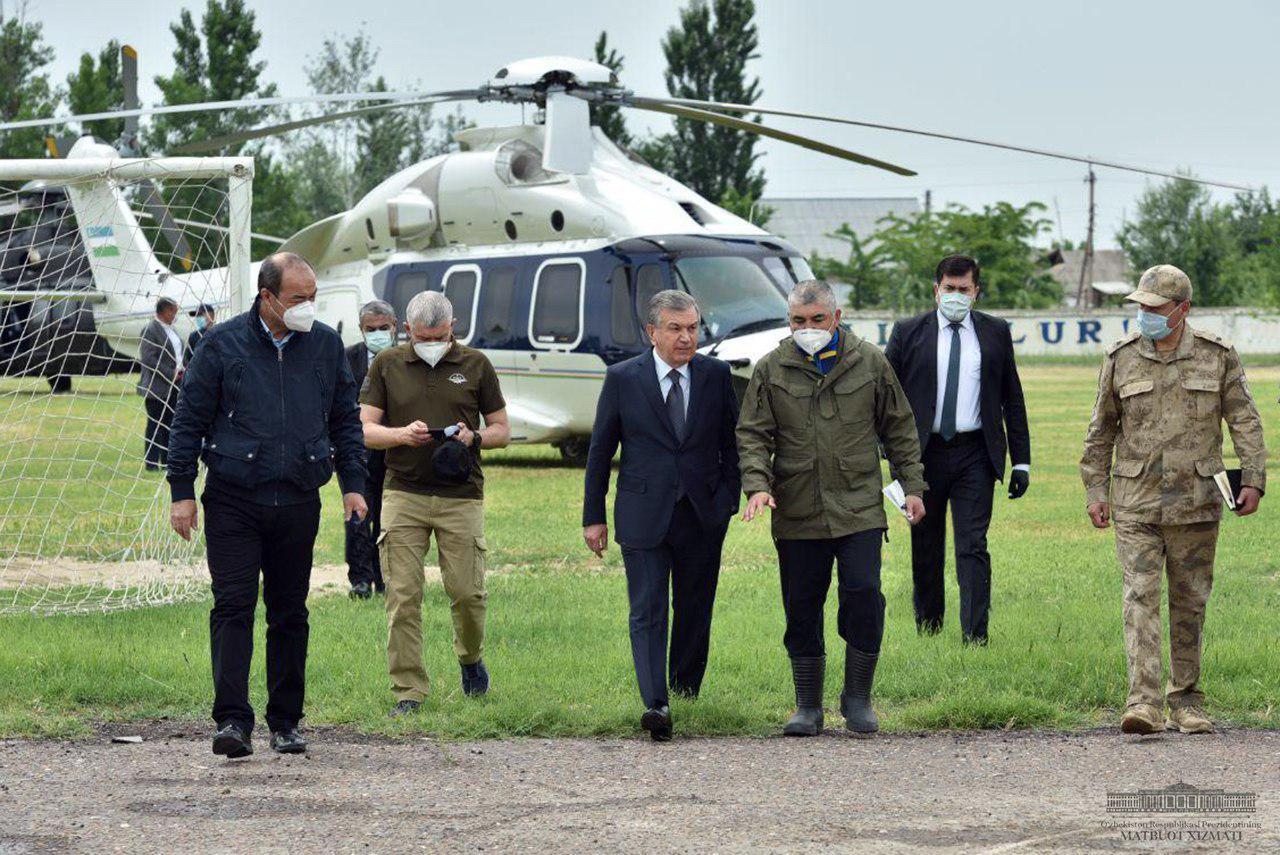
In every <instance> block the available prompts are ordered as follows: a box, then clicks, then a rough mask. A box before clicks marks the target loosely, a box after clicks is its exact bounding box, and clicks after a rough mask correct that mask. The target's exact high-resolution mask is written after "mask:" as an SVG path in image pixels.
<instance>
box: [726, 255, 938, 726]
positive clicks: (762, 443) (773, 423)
mask: <svg viewBox="0 0 1280 855" xmlns="http://www.w3.org/2000/svg"><path fill="white" fill-rule="evenodd" d="M788 314H789V316H790V323H791V330H792V334H791V335H790V336H788V337H787V338H785V339H783V340H782V341H781V342H780V343H779V344H778V347H777V348H776V349H774V350H773V351H772V352H770V353H769V354H768V355H766V356H765V357H764V358H763V359H761V360H760V362H759V363H758V364H757V365H756V368H755V372H754V373H753V374H752V375H751V382H750V384H748V386H747V391H746V392H745V393H744V395H743V400H742V413H741V417H740V418H739V420H738V431H737V435H738V455H739V460H740V465H741V469H742V489H743V492H744V493H745V494H746V495H747V497H748V502H747V507H746V510H745V511H744V513H743V519H745V520H748V521H750V520H751V519H753V518H754V517H756V516H757V515H758V514H760V513H761V512H762V511H763V509H764V508H765V507H769V508H771V509H772V512H773V513H772V515H773V520H772V526H773V538H774V544H775V546H776V547H777V550H778V565H779V570H780V572H781V576H782V605H783V609H784V611H785V612H786V618H787V630H786V635H784V636H783V644H784V646H785V647H786V649H787V653H788V655H789V656H790V657H791V671H792V677H793V678H794V680H795V687H796V708H797V709H796V713H795V715H793V716H792V717H791V720H790V721H788V722H787V724H786V726H785V727H784V728H783V733H785V734H787V735H789V736H813V735H816V734H817V733H819V732H821V730H822V687H823V673H824V671H825V668H826V655H825V650H824V646H823V637H822V610H823V605H824V603H825V602H826V598H827V588H828V587H829V586H830V585H831V564H832V562H833V561H834V562H835V563H836V566H837V575H838V592H839V598H840V610H839V616H838V622H839V627H840V637H841V638H843V639H844V640H845V643H846V645H847V650H846V652H845V677H844V692H843V693H842V694H841V696H840V709H841V712H842V713H843V714H844V717H845V722H846V724H847V726H848V727H849V729H850V730H855V731H859V732H864V733H870V732H873V731H875V730H877V729H878V728H879V723H878V721H877V719H876V715H875V712H874V711H873V710H872V708H871V684H872V681H873V678H874V676H875V667H876V660H877V658H878V656H879V653H880V640H881V636H882V635H883V633H884V596H883V595H882V594H881V593H880V542H881V537H882V535H883V533H884V531H885V529H887V528H888V521H887V520H886V519H885V513H884V505H883V499H882V497H881V492H880V489H881V481H880V453H879V447H878V446H879V445H880V444H883V446H884V449H885V454H886V455H887V457H888V458H889V470H890V473H891V474H892V476H893V477H894V478H896V479H897V480H898V481H899V483H900V484H901V485H902V488H903V490H904V492H905V493H906V494H907V501H906V512H907V514H908V519H909V520H910V521H911V522H912V523H913V524H914V523H916V522H919V521H920V519H922V518H923V517H924V503H923V502H922V501H921V498H920V497H921V494H922V493H923V492H924V489H925V483H924V467H923V466H922V465H921V463H920V439H919V437H918V436H917V434H916V424H915V419H914V418H913V417H912V415H911V407H910V405H909V404H908V403H907V398H906V395H905V394H904V393H903V391H902V387H901V386H899V385H898V378H897V377H896V376H895V375H894V373H893V369H892V368H891V367H890V365H889V362H888V360H886V359H885V357H884V354H882V353H881V352H880V350H879V349H878V348H877V347H875V346H874V345H872V344H870V343H869V342H866V341H863V340H862V339H860V338H858V337H857V336H855V335H854V334H853V333H852V332H851V331H850V330H849V329H847V328H845V327H841V326H840V310H839V309H837V308H836V299H835V295H834V294H833V293H832V291H831V287H830V286H829V285H827V284H826V283H825V282H818V281H815V280H809V281H806V282H801V283H799V284H798V285H796V287H795V290H794V291H792V292H791V297H790V299H789V301H788Z"/></svg>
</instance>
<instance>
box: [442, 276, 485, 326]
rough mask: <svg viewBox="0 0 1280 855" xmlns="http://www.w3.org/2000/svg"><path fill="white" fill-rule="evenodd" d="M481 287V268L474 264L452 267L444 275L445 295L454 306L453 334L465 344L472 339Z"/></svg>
mask: <svg viewBox="0 0 1280 855" xmlns="http://www.w3.org/2000/svg"><path fill="white" fill-rule="evenodd" d="M479 287H480V268H479V267H476V266H475V265H474V264H468V265H464V266H459V267H452V268H450V269H449V272H448V273H446V274H445V275H444V295H445V296H446V297H448V298H449V304H450V305H451V306H453V317H454V323H453V335H454V337H455V338H457V339H458V341H461V342H463V343H464V344H465V343H466V342H467V341H469V340H470V339H471V327H472V320H473V319H474V317H475V309H476V291H477V290H479Z"/></svg>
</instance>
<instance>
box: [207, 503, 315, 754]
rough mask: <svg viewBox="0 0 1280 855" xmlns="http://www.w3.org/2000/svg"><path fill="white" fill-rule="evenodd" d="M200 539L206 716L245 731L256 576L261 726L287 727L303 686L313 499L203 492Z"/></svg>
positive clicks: (297, 712) (249, 721)
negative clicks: (204, 558)
mask: <svg viewBox="0 0 1280 855" xmlns="http://www.w3.org/2000/svg"><path fill="white" fill-rule="evenodd" d="M201 498H202V501H203V503H204V531H205V541H206V543H207V546H208V551H209V578H210V580H211V581H212V587H213V609H212V611H210V613H209V647H210V656H211V659H212V662H213V720H214V721H215V722H216V723H217V724H218V726H219V727H223V726H225V725H227V724H229V723H235V724H238V725H240V726H241V727H243V728H244V729H245V730H246V731H252V730H253V707H251V706H250V705H249V662H250V660H251V659H252V658H253V614H254V609H255V608H256V607H257V605H258V574H259V573H261V574H262V600H263V602H264V603H265V604H266V607H267V716H266V718H267V725H268V726H269V727H270V728H271V730H273V731H277V730H285V729H288V728H290V727H295V726H296V725H297V724H298V721H299V720H301V718H302V701H303V695H304V689H305V684H306V671H307V638H308V635H309V633H310V628H309V627H308V624H307V590H308V588H309V586H310V584H311V558H312V552H313V550H314V548H315V541H316V531H317V530H318V529H319V527H320V499H319V497H317V498H316V500H315V501H313V502H307V503H305V504H301V505H283V506H279V507H271V506H268V505H253V504H245V503H243V502H236V501H232V500H230V499H228V498H227V497H224V496H220V495H219V494H218V493H216V492H211V491H208V490H206V491H205V494H204V496H202V497H201Z"/></svg>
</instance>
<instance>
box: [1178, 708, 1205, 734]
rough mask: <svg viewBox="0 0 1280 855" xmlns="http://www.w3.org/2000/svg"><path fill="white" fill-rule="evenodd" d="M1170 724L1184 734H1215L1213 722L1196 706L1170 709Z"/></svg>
mask: <svg viewBox="0 0 1280 855" xmlns="http://www.w3.org/2000/svg"><path fill="white" fill-rule="evenodd" d="M1169 724H1170V725H1171V726H1173V727H1176V728H1178V730H1180V731H1182V732H1183V733H1213V722H1212V721H1210V720H1209V717H1208V716H1207V715H1205V714H1204V710H1203V709H1201V708H1200V707H1198V706H1196V705H1195V704H1191V705H1189V706H1185V707H1170V708H1169Z"/></svg>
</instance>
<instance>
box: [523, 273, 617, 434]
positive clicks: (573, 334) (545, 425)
mask: <svg viewBox="0 0 1280 855" xmlns="http://www.w3.org/2000/svg"><path fill="white" fill-rule="evenodd" d="M586 274H587V265H586V263H585V262H584V261H583V260H582V259H580V258H563V257H562V258H549V259H547V260H546V261H543V262H542V263H541V264H539V265H538V268H537V272H536V273H535V274H534V277H533V294H532V296H531V301H530V309H529V327H528V335H529V343H530V345H532V350H531V351H525V352H523V353H520V354H518V358H519V359H520V360H522V361H523V362H524V365H523V368H524V370H522V371H519V374H520V402H521V405H522V406H521V410H522V411H523V412H521V413H520V414H519V415H520V417H521V421H522V422H523V425H522V427H523V429H524V433H525V434H526V436H527V437H528V440H529V441H531V442H538V441H543V442H545V441H549V440H557V439H563V438H567V437H571V436H585V435H587V434H590V433H591V423H592V421H593V420H594V419H595V409H596V399H597V398H598V397H599V395H600V387H601V386H602V385H603V383H604V369H605V365H604V361H603V360H602V359H601V358H600V357H599V356H598V355H596V354H594V353H574V349H575V348H577V347H578V345H580V344H581V343H582V340H583V338H584V337H585V335H586V330H585V327H584V311H583V303H584V299H585V289H586ZM514 427H515V426H514V424H513V429H514Z"/></svg>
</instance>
